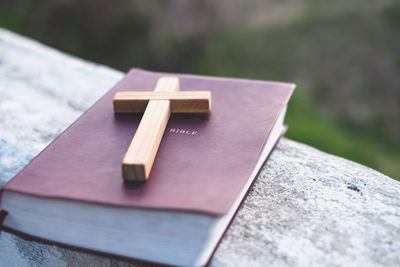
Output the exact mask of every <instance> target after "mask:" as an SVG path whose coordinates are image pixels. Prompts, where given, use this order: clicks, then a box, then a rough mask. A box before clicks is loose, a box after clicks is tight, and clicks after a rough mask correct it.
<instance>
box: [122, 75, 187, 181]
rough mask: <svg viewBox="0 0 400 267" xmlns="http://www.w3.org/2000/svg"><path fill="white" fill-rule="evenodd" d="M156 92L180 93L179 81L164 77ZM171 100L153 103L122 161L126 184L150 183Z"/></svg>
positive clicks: (168, 115)
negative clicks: (151, 171) (128, 182)
mask: <svg viewBox="0 0 400 267" xmlns="http://www.w3.org/2000/svg"><path fill="white" fill-rule="evenodd" d="M154 91H155V92H175V91H179V79H178V78H175V77H162V78H160V79H159V80H158V82H157V85H156V88H155V90H154ZM170 114H171V112H170V102H169V100H150V101H149V103H148V105H147V107H146V110H145V112H144V114H143V117H142V120H141V121H140V124H139V127H138V129H137V130H136V133H135V135H134V137H133V139H132V142H131V144H130V145H129V148H128V150H127V152H126V153H125V156H124V159H123V161H122V175H123V177H124V179H125V180H126V181H146V180H147V179H148V177H149V175H150V170H151V167H152V166H153V163H154V159H155V156H156V154H157V150H158V147H159V145H160V142H161V138H162V136H163V134H164V131H165V127H166V126H167V123H168V119H169V117H170Z"/></svg>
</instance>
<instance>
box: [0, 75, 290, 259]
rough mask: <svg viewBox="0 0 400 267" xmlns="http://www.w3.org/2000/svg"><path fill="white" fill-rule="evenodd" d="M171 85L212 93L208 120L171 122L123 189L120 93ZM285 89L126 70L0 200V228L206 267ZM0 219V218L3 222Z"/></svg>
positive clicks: (255, 166)
mask: <svg viewBox="0 0 400 267" xmlns="http://www.w3.org/2000/svg"><path fill="white" fill-rule="evenodd" d="M171 75H173V76H177V77H179V79H180V88H181V90H182V91H196V90H199V91H204V90H208V91H211V94H212V109H211V112H210V114H209V115H207V116H204V115H192V114H172V115H171V117H170V120H169V122H168V125H167V128H166V130H165V133H164V136H163V138H162V141H161V144H160V147H159V150H158V152H157V156H156V159H155V162H154V165H153V168H152V171H151V173H150V178H149V180H148V181H147V182H146V183H140V184H133V185H132V184H126V183H124V181H123V179H122V177H121V162H122V159H123V156H124V153H125V151H126V149H127V147H128V146H129V143H130V141H131V139H132V137H133V135H134V133H135V130H136V129H137V127H138V125H139V122H140V119H141V116H142V115H141V114H114V112H113V103H112V102H113V96H114V95H115V93H116V92H118V91H152V90H153V89H154V87H155V84H156V82H157V80H158V78H159V77H162V76H171ZM293 89H294V85H293V84H290V83H281V82H268V81H254V80H246V79H235V78H216V77H204V76H195V75H185V74H168V73H157V72H150V71H144V70H139V69H132V70H130V71H129V72H128V73H127V74H126V76H125V77H124V78H123V79H122V80H121V81H119V82H118V83H117V84H116V85H115V86H114V87H113V88H112V89H111V90H110V91H109V92H108V93H107V94H105V95H104V96H103V97H102V98H101V99H99V100H98V101H97V102H96V103H95V104H94V105H93V106H92V107H91V108H89V109H88V110H87V111H86V112H85V113H84V114H83V115H82V116H81V117H80V118H79V119H78V120H76V121H75V122H74V123H73V124H72V125H71V126H70V127H69V128H68V129H66V130H65V131H64V132H63V133H62V134H60V135H59V136H58V137H57V138H56V139H55V140H54V141H53V142H52V143H51V144H49V145H48V146H47V147H46V148H45V149H44V150H43V151H42V152H41V153H40V154H39V155H38V156H36V157H35V158H34V159H33V160H32V161H31V162H30V163H29V164H28V165H27V166H26V167H25V168H24V169H23V170H22V171H21V172H20V173H18V174H17V175H16V176H15V177H14V178H13V179H12V180H11V181H9V182H8V183H7V184H6V185H5V186H4V187H3V188H2V189H1V191H0V208H1V210H2V211H3V213H2V214H3V215H4V216H5V214H7V215H6V216H5V218H3V226H2V227H3V229H4V230H6V231H10V232H13V233H17V234H20V235H22V236H24V237H30V238H35V239H39V240H43V241H45V242H50V243H55V244H60V245H65V246H68V247H73V248H77V249H83V250H86V251H93V252H99V253H106V254H109V255H114V256H119V257H125V258H129V259H139V260H144V261H151V262H157V263H163V264H171V265H182V266H202V265H205V264H206V263H207V262H208V261H209V259H210V257H211V256H212V254H213V252H214V251H215V248H216V246H217V244H218V242H219V241H220V240H221V237H222V235H223V233H224V232H225V230H226V229H227V227H228V226H229V223H230V221H231V220H232V218H233V217H234V214H235V213H236V211H237V210H238V208H239V206H240V203H241V202H242V201H243V200H244V198H245V196H246V194H247V192H248V190H249V189H250V187H251V184H252V183H253V182H254V180H255V179H256V177H257V174H258V172H259V170H260V169H261V168H262V166H263V164H264V162H265V161H266V159H267V157H268V155H269V154H270V153H271V151H272V150H273V147H274V146H275V144H276V143H277V142H278V140H279V138H280V137H281V136H282V134H283V133H284V131H285V129H286V127H285V126H284V123H283V120H284V116H285V111H286V106H287V103H288V100H289V98H290V96H291V94H292V92H293ZM4 216H3V217H4Z"/></svg>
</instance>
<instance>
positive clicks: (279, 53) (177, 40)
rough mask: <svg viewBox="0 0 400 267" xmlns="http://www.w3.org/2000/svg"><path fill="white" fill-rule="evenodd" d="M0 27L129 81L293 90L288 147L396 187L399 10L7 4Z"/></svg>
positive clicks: (233, 1)
mask: <svg viewBox="0 0 400 267" xmlns="http://www.w3.org/2000/svg"><path fill="white" fill-rule="evenodd" d="M0 27H3V28H7V29H9V30H12V31H15V32H17V33H20V34H22V35H25V36H29V37H31V38H34V39H37V40H39V41H40V42H43V43H45V44H47V45H50V46H53V47H55V48H57V49H59V50H62V51H64V52H66V53H70V54H73V55H75V56H77V57H80V58H84V59H88V60H91V61H94V62H98V63H101V64H105V65H108V66H111V67H113V68H116V69H119V70H122V71H127V70H128V69H129V68H131V67H140V68H145V69H150V70H159V71H167V72H183V73H196V74H204V75H214V76H228V77H243V78H251V79H262V80H278V81H287V82H294V83H296V84H297V86H298V87H297V89H296V91H295V93H294V96H293V98H292V100H291V102H290V105H289V111H288V115H287V120H286V122H287V124H288V125H289V131H288V133H287V137H289V138H291V139H294V140H298V141H300V142H304V143H307V144H310V145H312V146H314V147H316V148H319V149H321V150H323V151H326V152H329V153H332V154H336V155H339V156H342V157H345V158H349V159H351V160H354V161H357V162H359V163H362V164H364V165H368V166H371V167H372V168H374V169H377V170H379V171H381V172H383V173H385V174H387V175H389V176H391V177H392V178H395V179H399V178H400V134H399V132H400V38H399V36H400V2H399V1H398V0H370V1H361V0H335V1H321V0H284V1H283V0H263V1H261V0H259V1H255V0H251V1H239V0H221V1H209V0H203V1H155V0H148V1H128V0H118V1H117V0H115V1H105V0H104V1H100V0H92V1H82V0H80V1H78V0H63V1H27V0H17V1H5V0H1V1H0Z"/></svg>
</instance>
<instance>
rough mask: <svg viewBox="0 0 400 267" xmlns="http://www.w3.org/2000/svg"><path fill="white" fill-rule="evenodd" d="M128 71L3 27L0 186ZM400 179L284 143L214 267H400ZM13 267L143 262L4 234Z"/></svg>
mask: <svg viewBox="0 0 400 267" xmlns="http://www.w3.org/2000/svg"><path fill="white" fill-rule="evenodd" d="M122 75H123V74H122V73H121V72H119V71H115V70H112V69H110V68H107V67H104V66H101V65H96V64H93V63H90V62H85V61H83V60H80V59H77V58H74V57H71V56H68V55H65V54H62V53H60V52H58V51H56V50H54V49H52V48H49V47H46V46H44V45H41V44H40V43H38V42H35V41H32V40H29V39H27V38H24V37H21V36H18V35H16V34H13V33H10V32H8V31H5V30H0V80H1V86H0V95H1V98H0V127H1V131H0V186H1V185H3V184H4V183H5V182H6V181H8V180H10V179H11V178H12V177H13V176H14V175H15V174H16V173H17V172H18V171H19V170H20V169H21V168H22V167H23V166H25V165H26V164H27V163H28V162H29V160H31V159H32V158H33V157H34V156H35V155H36V154H37V153H38V152H40V151H41V150H42V149H43V148H44V147H45V146H46V145H47V144H48V143H49V142H51V141H52V140H53V139H54V138H55V137H56V136H57V135H58V134H59V133H60V132H61V131H63V130H64V129H65V128H66V127H67V126H68V125H69V124H70V123H72V122H73V121H74V120H75V119H76V118H77V117H79V116H80V114H82V112H83V111H84V110H86V109H87V108H88V107H89V106H90V105H91V104H92V103H94V102H95V101H96V100H97V99H98V98H99V97H100V96H101V95H103V94H104V93H105V92H106V91H107V90H108V89H109V88H111V87H112V86H113V85H114V84H115V83H116V82H117V81H118V80H119V79H120V78H121V77H122ZM399 251H400V183H399V182H397V181H395V180H393V179H391V178H389V177H387V176H385V175H383V174H381V173H379V172H377V171H374V170H372V169H370V168H367V167H365V166H362V165H359V164H357V163H354V162H351V161H349V160H345V159H342V158H339V157H336V156H332V155H328V154H326V153H323V152H321V151H318V150H316V149H314V148H311V147H309V146H307V145H303V144H300V143H297V142H294V141H291V140H288V139H285V138H283V139H282V140H281V142H280V143H279V145H278V147H277V149H276V150H275V151H274V153H273V154H272V156H271V158H270V160H269V161H268V162H267V164H266V165H265V166H264V168H263V170H262V172H261V174H260V176H259V178H258V179H257V181H256V183H255V185H254V187H253V188H252V190H251V192H250V194H249V196H248V198H247V200H246V201H245V203H244V205H243V206H242V207H241V209H240V211H239V213H238V215H237V216H236V218H235V219H234V221H233V223H232V225H231V227H230V228H229V230H228V232H227V234H226V235H225V237H224V238H223V240H222V242H221V244H220V246H219V247H218V249H217V251H216V254H215V256H214V258H213V260H212V262H211V266H216V267H217V266H266V265H271V266H282V265H283V266H313V265H315V266H321V265H326V266H332V265H344V266H396V265H400V253H399ZM0 262H2V263H4V264H5V265H7V266H32V265H40V266H67V265H69V266H147V264H142V263H136V264H135V263H127V262H123V261H119V260H115V259H110V258H104V257H99V256H93V255H90V254H86V253H81V252H75V251H72V250H67V249H63V248H59V247H57V246H49V245H44V244H40V243H36V242H30V241H25V240H22V239H20V238H18V237H16V236H14V235H11V234H8V233H2V235H1V237H0Z"/></svg>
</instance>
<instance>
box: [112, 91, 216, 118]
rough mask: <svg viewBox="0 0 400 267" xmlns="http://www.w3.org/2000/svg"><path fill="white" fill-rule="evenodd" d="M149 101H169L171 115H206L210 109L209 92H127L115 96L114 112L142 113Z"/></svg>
mask: <svg viewBox="0 0 400 267" xmlns="http://www.w3.org/2000/svg"><path fill="white" fill-rule="evenodd" d="M150 100H169V101H170V109H171V112H172V113H208V112H209V111H210V109H211V93H210V92H209V91H176V92H157V91H150V92H143V91H142V92H135V91H129V92H117V93H116V94H115V96H114V112H115V113H142V112H144V111H145V109H146V107H147V104H148V102H149V101H150Z"/></svg>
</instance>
